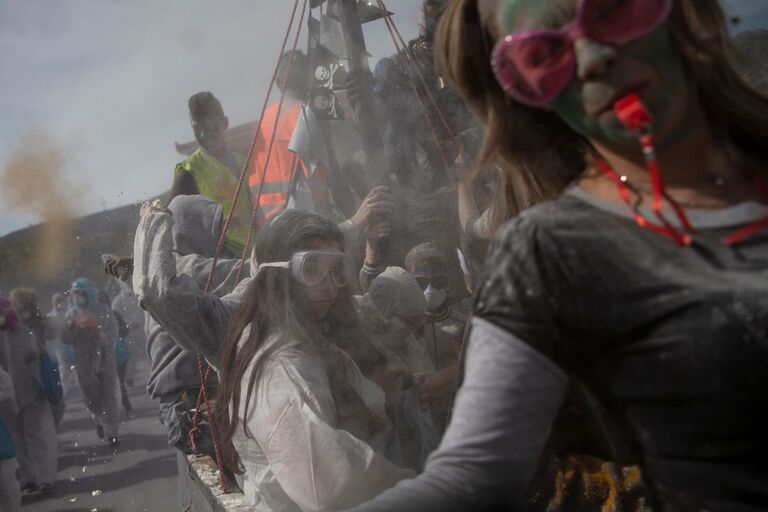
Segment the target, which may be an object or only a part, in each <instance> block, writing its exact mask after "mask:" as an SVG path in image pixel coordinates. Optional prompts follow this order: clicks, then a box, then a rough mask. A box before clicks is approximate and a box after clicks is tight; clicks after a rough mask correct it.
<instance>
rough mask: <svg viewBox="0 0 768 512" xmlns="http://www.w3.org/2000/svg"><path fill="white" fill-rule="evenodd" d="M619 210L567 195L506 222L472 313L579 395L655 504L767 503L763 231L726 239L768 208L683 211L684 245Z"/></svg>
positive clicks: (766, 255)
mask: <svg viewBox="0 0 768 512" xmlns="http://www.w3.org/2000/svg"><path fill="white" fill-rule="evenodd" d="M617 206H620V205H614V204H612V203H605V202H601V201H599V200H596V199H594V198H593V197H592V196H590V195H588V194H586V193H585V192H583V191H581V190H580V189H577V188H574V189H572V190H570V191H569V192H568V193H566V194H563V195H562V196H561V197H560V198H558V199H556V200H554V201H551V202H548V203H545V204H541V205H539V206H537V207H535V208H532V209H530V210H528V211H526V212H525V213H524V214H523V215H521V216H520V217H519V218H517V219H515V220H514V221H512V222H510V223H509V224H508V225H507V226H506V227H505V228H504V229H503V230H502V231H501V233H500V234H499V236H498V237H497V240H496V243H495V245H494V247H493V249H492V251H491V253H490V256H489V260H488V261H489V264H488V268H487V270H486V273H485V276H484V278H483V280H482V282H481V285H480V289H479V292H478V299H477V303H476V311H475V314H476V315H478V316H479V317H481V318H483V319H485V320H487V321H489V322H491V323H493V324H494V325H497V326H499V327H501V328H502V329H504V330H505V331H507V332H509V333H510V334H512V335H514V336H515V337H517V338H519V339H520V340H523V341H524V342H526V343H527V344H529V345H530V346H531V347H533V348H534V349H536V350H537V351H538V352H540V353H541V354H543V355H545V356H546V357H547V358H548V359H550V360H551V361H553V362H554V363H555V364H557V365H558V366H559V367H561V368H563V369H564V370H565V371H566V372H567V373H568V374H569V375H570V376H575V377H576V378H578V379H579V380H580V381H581V382H583V383H584V384H585V385H586V387H587V388H588V389H589V390H590V391H591V392H592V393H593V394H594V395H595V396H596V397H597V399H598V400H599V401H600V402H601V403H602V404H603V405H604V406H605V407H606V408H607V409H608V411H609V413H610V414H611V416H612V417H613V419H614V420H615V421H616V422H617V423H618V424H619V425H620V426H622V427H623V430H624V432H625V433H626V435H627V438H628V441H629V443H630V445H631V446H632V447H634V449H635V451H636V454H637V456H638V457H639V458H640V460H641V466H642V469H643V473H644V477H645V479H646V483H647V484H648V486H649V489H650V492H651V496H652V498H654V499H655V500H657V501H658V502H659V503H663V504H665V505H671V506H673V507H677V508H680V509H685V510H693V509H697V510H699V509H709V510H754V509H755V506H756V504H757V503H762V504H763V505H765V504H768V485H766V482H768V464H766V461H767V460H768V443H766V442H765V432H766V430H768V415H766V414H764V411H766V410H768V395H767V394H766V393H765V390H766V389H768V372H767V371H766V369H767V368H768V232H766V231H763V232H761V233H759V234H757V235H755V236H753V237H752V238H750V239H748V240H746V241H744V242H743V243H741V244H738V245H736V246H734V247H729V246H726V245H724V244H723V243H721V242H720V239H721V238H722V237H723V236H725V235H726V234H728V233H730V232H731V231H733V230H734V229H735V228H737V227H738V226H741V225H744V224H746V223H748V222H751V221H753V220H755V219H756V218H759V217H760V216H762V215H765V207H764V206H762V205H758V204H756V203H744V204H741V205H737V206H734V207H731V208H726V209H724V210H720V211H700V212H690V213H689V217H690V220H691V222H692V223H693V225H694V227H697V228H699V229H700V232H699V234H698V235H696V236H695V237H694V244H693V245H692V246H691V247H688V248H681V247H679V246H677V245H676V244H675V243H674V242H673V241H672V240H670V239H668V238H666V237H664V236H660V235H658V234H656V233H653V232H651V231H649V230H646V229H642V228H640V227H638V226H637V225H636V224H635V222H634V220H632V219H631V218H629V215H628V209H626V208H623V209H618V210H617V209H616V207H617ZM669 217H670V218H671V217H673V216H669ZM648 218H652V217H650V215H649V216H648ZM761 411H762V412H761Z"/></svg>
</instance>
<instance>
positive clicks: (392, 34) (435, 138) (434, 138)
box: [379, 2, 461, 183]
mask: <svg viewBox="0 0 768 512" xmlns="http://www.w3.org/2000/svg"><path fill="white" fill-rule="evenodd" d="M383 5H384V4H383V3H382V2H379V8H380V9H381V12H382V15H383V16H384V22H385V24H386V25H387V30H388V31H389V35H390V37H391V38H392V42H393V43H394V45H395V50H397V53H398V55H401V56H402V57H405V60H406V61H407V62H410V63H411V67H413V68H414V69H417V71H418V67H417V66H418V65H417V63H416V62H415V61H410V60H409V59H408V53H407V46H406V47H403V48H401V44H400V43H398V38H397V37H396V35H395V33H396V31H397V27H396V26H395V24H394V23H395V22H394V21H392V18H391V17H390V16H389V12H388V11H386V9H385V8H384V7H383ZM398 35H399V32H398ZM400 39H401V40H402V38H400ZM400 66H401V67H402V68H403V72H404V73H405V75H406V76H407V77H408V80H409V82H410V85H411V89H412V90H413V94H414V96H416V100H417V102H418V104H419V108H420V109H421V113H422V115H423V116H424V119H425V120H426V121H427V124H429V129H430V132H431V135H432V141H433V143H434V144H435V148H436V149H437V152H438V154H439V155H440V160H442V162H443V167H445V172H446V173H447V174H448V176H449V177H450V178H451V180H452V181H453V182H454V183H455V182H456V181H457V178H456V176H455V175H454V173H453V171H452V168H451V166H450V165H448V160H447V159H446V157H445V152H444V151H443V147H442V146H441V145H440V140H439V138H438V136H437V129H436V127H435V124H434V123H433V122H432V118H431V117H430V116H429V112H428V111H427V107H426V105H425V104H424V100H423V98H422V97H421V94H419V91H418V88H417V87H416V82H415V81H414V80H413V77H412V76H411V75H410V73H409V72H408V68H407V66H406V63H404V62H403V61H402V60H401V61H400ZM418 72H419V74H420V71H418ZM420 76H421V75H420ZM421 83H422V85H423V86H424V89H425V90H426V91H427V93H428V94H429V96H430V99H431V100H432V105H433V106H434V108H435V110H436V111H437V112H438V114H439V116H440V118H441V119H442V120H443V122H444V123H445V127H446V129H447V130H448V133H449V135H450V136H451V140H452V142H453V144H454V145H455V146H456V148H457V149H461V148H460V147H459V145H458V142H457V140H456V138H455V137H454V136H453V133H452V132H451V131H450V127H449V126H448V125H447V121H445V117H444V116H443V114H442V110H441V109H440V106H439V105H437V103H436V102H435V101H434V98H433V97H432V95H431V93H430V92H429V88H428V87H427V85H426V82H425V80H424V78H423V77H421Z"/></svg>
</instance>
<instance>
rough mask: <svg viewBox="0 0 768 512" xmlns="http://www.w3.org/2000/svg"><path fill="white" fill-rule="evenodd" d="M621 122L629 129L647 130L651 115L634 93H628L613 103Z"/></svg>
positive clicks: (636, 130)
mask: <svg viewBox="0 0 768 512" xmlns="http://www.w3.org/2000/svg"><path fill="white" fill-rule="evenodd" d="M613 110H614V112H616V116H618V118H619V121H621V124H623V125H624V128H626V129H627V130H629V131H632V132H638V131H641V130H649V129H650V127H651V124H652V123H653V116H652V115H651V113H650V112H648V109H647V108H645V105H643V101H642V100H641V99H640V97H639V96H638V95H637V94H636V93H634V92H633V93H629V94H627V95H626V96H624V97H623V98H621V99H620V100H619V101H617V102H616V103H615V104H614V105H613Z"/></svg>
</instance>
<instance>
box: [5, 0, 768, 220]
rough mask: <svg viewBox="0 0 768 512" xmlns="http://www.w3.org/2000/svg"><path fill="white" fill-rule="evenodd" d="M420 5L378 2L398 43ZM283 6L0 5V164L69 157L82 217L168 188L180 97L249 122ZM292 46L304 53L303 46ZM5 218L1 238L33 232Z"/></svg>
mask: <svg viewBox="0 0 768 512" xmlns="http://www.w3.org/2000/svg"><path fill="white" fill-rule="evenodd" d="M420 3H421V2H420V1H419V0H388V2H387V5H388V7H389V8H390V10H392V11H395V13H396V14H395V21H396V23H397V24H398V26H399V28H400V30H401V32H403V36H404V37H406V38H411V37H413V36H414V35H415V33H416V15H417V9H418V6H419V4H420ZM291 4H292V2H290V1H289V0H226V1H214V0H160V1H157V0H155V1H148V0H133V1H130V2H129V1H119V0H23V1H22V0H0V55H1V56H2V57H0V59H1V60H0V63H1V66H0V112H2V114H1V115H0V163H4V162H6V160H7V159H8V157H9V152H10V150H11V148H12V147H13V146H14V144H17V143H18V140H19V139H20V138H21V137H22V136H23V135H24V134H25V133H28V132H29V131H30V130H45V131H46V132H47V133H49V134H50V135H51V137H53V138H54V140H56V141H59V143H60V144H62V145H64V146H65V147H66V148H68V151H67V155H68V156H67V159H66V162H64V165H63V169H62V171H61V172H62V173H65V174H66V175H67V178H68V179H69V180H70V181H77V182H79V183H85V182H87V183H89V185H88V186H87V187H88V193H87V194H86V195H85V198H84V199H82V204H81V205H80V208H79V210H80V211H81V213H89V212H92V211H97V210H100V209H102V208H103V207H106V208H111V207H114V206H119V205H123V204H127V203H131V202H135V201H140V200H142V199H144V198H146V197H149V196H152V195H155V194H157V193H160V192H162V191H164V190H166V189H168V188H169V186H170V183H171V179H172V173H173V165H174V164H175V163H176V162H177V161H178V160H180V156H179V155H178V154H176V152H175V150H174V145H173V143H174V142H175V141H176V142H185V141H188V140H190V139H191V138H192V134H191V131H190V128H189V121H188V118H187V107H186V101H187V98H188V97H189V96H190V95H191V94H193V93H195V92H197V91H201V90H210V91H213V92H214V94H216V95H217V96H218V97H219V99H220V100H221V101H222V103H223V106H224V109H225V111H226V113H227V115H228V116H229V118H230V122H231V124H232V125H237V124H240V123H243V122H246V121H251V120H254V119H255V118H256V117H257V116H258V113H259V112H258V111H259V108H260V106H261V103H262V101H263V98H264V94H265V90H266V86H267V85H268V81H269V77H270V74H271V71H272V67H273V66H274V62H275V59H276V57H277V53H278V50H279V44H280V40H281V37H282V35H283V32H284V30H285V26H286V24H287V20H288V15H289V12H290V7H291ZM728 4H730V5H729V10H730V11H731V13H732V14H738V15H740V16H741V17H742V18H743V22H742V26H743V27H744V28H756V27H761V26H762V27H765V26H768V1H767V0H731V1H730V2H728ZM366 39H367V42H368V45H369V51H370V52H371V53H372V54H373V55H374V60H373V61H372V64H373V63H374V62H375V60H376V59H378V58H380V57H383V56H386V55H388V54H390V53H392V51H393V49H392V44H391V41H390V40H389V37H388V35H387V32H386V29H385V27H384V25H383V22H380V21H379V22H373V23H369V24H368V25H367V26H366ZM302 46H303V45H302ZM37 221H38V219H36V218H35V217H34V216H33V215H28V214H19V213H18V212H8V211H7V208H5V205H4V204H3V201H2V199H0V235H3V234H5V233H7V232H9V231H13V230H15V229H19V228H21V227H25V226H27V225H29V224H31V223H35V222H37Z"/></svg>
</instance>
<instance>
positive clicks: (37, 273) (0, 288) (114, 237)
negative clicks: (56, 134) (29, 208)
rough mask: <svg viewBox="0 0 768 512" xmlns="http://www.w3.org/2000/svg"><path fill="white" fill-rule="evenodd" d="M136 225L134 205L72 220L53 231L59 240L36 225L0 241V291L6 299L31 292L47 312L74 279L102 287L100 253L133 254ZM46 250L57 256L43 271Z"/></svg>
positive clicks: (48, 230) (43, 227)
mask: <svg viewBox="0 0 768 512" xmlns="http://www.w3.org/2000/svg"><path fill="white" fill-rule="evenodd" d="M138 222H139V207H138V206H136V205H127V206H121V207H119V208H114V209H112V210H105V211H102V212H98V213H93V214H90V215H86V216H84V217H79V218H77V219H74V220H73V221H72V222H71V223H70V224H69V225H67V226H64V227H63V228H62V231H63V233H57V234H58V235H61V236H50V225H46V224H45V223H41V224H37V225H35V226H31V227H29V228H26V229H21V230H18V231H15V232H13V233H10V234H8V235H5V236H3V237H0V293H2V294H4V295H7V294H8V293H9V292H10V291H11V290H12V289H13V288H16V287H18V286H29V287H32V288H35V289H36V290H37V291H38V294H39V295H40V302H41V306H42V308H43V310H44V311H46V312H47V311H48V308H49V305H50V300H49V299H50V296H51V295H52V294H53V293H55V292H58V291H64V290H67V289H68V288H69V286H70V284H71V283H72V281H73V280H74V279H77V278H78V277H88V278H90V279H93V280H94V281H96V282H97V283H98V284H99V285H100V286H102V285H105V284H106V281H107V280H106V278H105V276H104V273H103V271H102V263H101V255H102V254H103V253H112V254H117V255H131V254H133V239H134V235H135V232H136V226H137V225H138ZM46 228H48V229H46ZM56 238H58V239H59V240H58V241H55V240H54V241H51V240H52V239H56ZM54 245H55V247H54ZM46 251H48V255H50V251H55V252H56V253H58V254H59V256H57V257H56V264H55V265H53V266H50V265H48V266H45V268H43V264H42V263H41V259H42V256H43V255H44V254H45V253H46Z"/></svg>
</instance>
